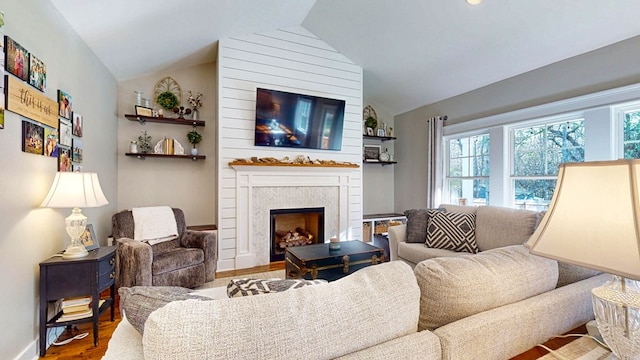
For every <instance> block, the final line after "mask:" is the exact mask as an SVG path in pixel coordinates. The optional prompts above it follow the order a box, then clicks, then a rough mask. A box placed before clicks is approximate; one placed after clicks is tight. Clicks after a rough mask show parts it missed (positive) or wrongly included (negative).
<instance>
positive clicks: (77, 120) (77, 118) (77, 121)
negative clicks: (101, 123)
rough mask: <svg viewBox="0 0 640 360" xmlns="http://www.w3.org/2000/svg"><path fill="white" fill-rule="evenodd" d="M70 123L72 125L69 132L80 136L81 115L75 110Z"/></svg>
mask: <svg viewBox="0 0 640 360" xmlns="http://www.w3.org/2000/svg"><path fill="white" fill-rule="evenodd" d="M71 125H72V126H73V128H72V131H71V133H72V134H73V135H74V136H77V137H82V130H83V119H82V115H80V114H78V113H77V112H74V113H73V122H72V124H71Z"/></svg>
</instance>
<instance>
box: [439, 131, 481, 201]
mask: <svg viewBox="0 0 640 360" xmlns="http://www.w3.org/2000/svg"><path fill="white" fill-rule="evenodd" d="M483 135H487V136H489V176H455V177H450V176H449V173H450V169H451V163H450V160H451V154H450V147H449V141H451V140H455V139H464V138H470V137H472V136H483ZM443 140H444V141H443V146H444V151H443V154H444V171H443V176H444V181H443V182H442V200H443V202H445V203H451V202H452V200H451V199H450V198H449V194H450V192H449V190H450V189H449V180H457V179H459V180H487V181H488V182H489V184H490V183H491V151H492V148H491V143H492V139H491V133H490V132H489V131H488V130H485V131H474V132H471V133H465V134H457V135H456V136H448V137H445V138H444V139H443ZM489 189H491V185H489ZM468 200H471V201H472V200H473V199H468ZM471 201H470V203H468V205H473V204H472V203H471Z"/></svg>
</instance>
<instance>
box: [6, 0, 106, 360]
mask: <svg viewBox="0 0 640 360" xmlns="http://www.w3.org/2000/svg"><path fill="white" fill-rule="evenodd" d="M0 10H2V11H4V13H5V34H6V35H9V36H10V37H12V38H13V39H14V40H16V41H17V42H19V43H20V44H21V45H22V46H24V47H25V48H26V49H27V50H29V51H31V52H32V53H33V54H35V55H36V56H37V57H38V58H40V59H41V60H42V61H44V62H45V64H46V66H47V91H46V93H45V95H46V96H48V97H50V98H52V99H55V98H56V90H57V89H63V90H65V91H67V92H69V93H70V94H71V95H72V96H73V106H74V110H76V111H78V112H79V113H81V114H82V115H83V116H84V136H83V138H82V139H83V140H84V163H83V166H84V170H85V171H93V172H97V173H98V175H99V178H100V183H101V185H102V190H103V191H104V193H105V195H106V197H107V199H108V200H109V202H110V204H109V205H107V206H104V207H101V208H93V209H84V213H85V215H87V217H88V218H89V222H90V223H92V224H93V225H94V228H95V230H96V235H97V237H98V238H99V240H100V243H101V245H102V246H105V245H106V236H107V235H108V234H109V233H110V231H111V214H112V213H113V212H114V211H115V209H116V206H115V204H116V201H117V197H116V175H117V168H116V145H117V144H116V121H117V117H116V114H115V109H116V91H117V84H116V81H115V79H114V78H113V76H112V75H111V74H110V73H109V72H108V71H107V69H106V68H105V67H104V65H103V64H102V63H100V62H99V61H98V59H97V58H96V57H95V55H94V54H93V52H92V51H91V50H90V49H89V48H88V47H87V46H86V44H85V43H84V42H82V41H81V40H80V38H79V37H78V36H77V34H76V33H75V32H73V30H72V29H71V27H70V26H69V25H68V24H67V23H66V22H65V21H64V20H63V17H62V15H61V14H60V13H58V11H57V10H56V8H55V7H54V6H53V5H52V4H51V2H50V1H48V0H21V1H14V0H0ZM9 76H12V75H9ZM21 136H22V135H21V118H20V116H18V115H16V114H13V113H10V112H8V111H7V112H5V129H3V130H0V148H2V154H1V155H0V167H1V168H2V169H3V170H2V175H1V176H0V213H1V214H2V216H0V264H2V268H3V270H4V275H3V276H2V277H0V289H1V290H2V291H0V309H2V310H3V311H2V336H0V354H2V355H1V357H2V358H4V359H34V358H36V357H37V348H38V341H37V340H38V324H39V323H38V321H39V320H38V304H39V293H38V279H39V268H38V263H40V262H41V261H43V260H45V259H46V258H48V257H49V256H50V255H52V254H54V253H55V252H57V251H60V250H62V249H64V248H65V247H66V246H67V245H68V236H67V234H66V232H65V230H64V218H65V217H66V216H68V215H69V214H70V212H71V210H70V209H40V208H38V206H39V204H40V202H41V201H42V199H43V198H44V196H45V195H46V193H47V191H48V189H49V186H50V185H51V181H52V180H53V177H54V175H55V172H56V170H57V160H56V159H55V158H46V157H44V156H37V155H32V154H27V153H23V152H22V151H21Z"/></svg>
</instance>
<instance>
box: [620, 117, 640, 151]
mask: <svg viewBox="0 0 640 360" xmlns="http://www.w3.org/2000/svg"><path fill="white" fill-rule="evenodd" d="M623 115H624V119H623V126H622V128H623V133H622V146H623V148H624V158H625V159H640V109H638V108H637V109H635V110H630V111H625V112H624V113H623Z"/></svg>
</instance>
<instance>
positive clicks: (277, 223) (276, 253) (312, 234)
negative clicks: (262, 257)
mask: <svg viewBox="0 0 640 360" xmlns="http://www.w3.org/2000/svg"><path fill="white" fill-rule="evenodd" d="M269 212H270V215H271V232H270V233H271V241H270V243H271V256H270V260H271V262H274V261H282V260H284V254H285V251H286V250H287V248H288V247H291V246H304V245H311V244H318V243H323V242H324V208H323V207H315V208H296V209H271V210H270V211H269Z"/></svg>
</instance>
